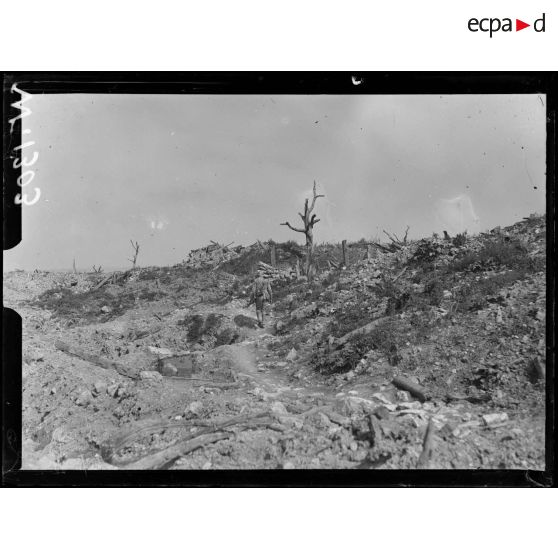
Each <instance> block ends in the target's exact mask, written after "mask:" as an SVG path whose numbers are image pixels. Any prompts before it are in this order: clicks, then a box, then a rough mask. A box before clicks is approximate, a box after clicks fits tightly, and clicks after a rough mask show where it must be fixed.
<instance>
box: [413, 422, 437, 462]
mask: <svg viewBox="0 0 558 558" xmlns="http://www.w3.org/2000/svg"><path fill="white" fill-rule="evenodd" d="M433 450H434V422H433V421H432V418H430V420H429V421H428V426H427V427H426V432H425V434H424V442H423V444H422V452H421V454H420V456H419V458H418V461H417V469H427V468H428V465H429V463H430V459H431V458H432V452H433Z"/></svg>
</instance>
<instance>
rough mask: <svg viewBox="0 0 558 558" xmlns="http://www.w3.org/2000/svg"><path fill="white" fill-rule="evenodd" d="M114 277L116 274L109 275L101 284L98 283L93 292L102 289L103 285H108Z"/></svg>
mask: <svg viewBox="0 0 558 558" xmlns="http://www.w3.org/2000/svg"><path fill="white" fill-rule="evenodd" d="M113 277H114V273H111V274H110V275H107V276H106V277H105V278H104V279H102V280H101V281H100V282H99V283H97V284H96V285H95V286H94V287H93V288H92V289H91V290H92V291H96V290H98V289H100V288H101V287H102V286H103V285H105V284H106V283H108V282H109V281H110V280H111V279H112V278H113Z"/></svg>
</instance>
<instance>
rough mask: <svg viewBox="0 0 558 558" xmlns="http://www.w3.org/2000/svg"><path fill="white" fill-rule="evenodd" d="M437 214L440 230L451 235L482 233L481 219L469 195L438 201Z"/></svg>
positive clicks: (436, 205)
mask: <svg viewBox="0 0 558 558" xmlns="http://www.w3.org/2000/svg"><path fill="white" fill-rule="evenodd" d="M435 212H436V219H437V221H438V226H439V228H441V229H443V230H445V231H447V232H448V233H450V234H458V233H462V232H465V231H467V232H469V233H476V232H479V231H480V228H481V226H480V218H479V217H478V216H477V214H476V213H475V208H474V207H473V202H472V201H471V198H470V197H469V196H468V195H467V194H461V195H459V196H457V197H455V198H453V199H451V200H446V199H440V200H438V201H437V202H436V204H435Z"/></svg>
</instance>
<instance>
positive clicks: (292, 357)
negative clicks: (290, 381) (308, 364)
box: [287, 347, 298, 362]
mask: <svg viewBox="0 0 558 558" xmlns="http://www.w3.org/2000/svg"><path fill="white" fill-rule="evenodd" d="M297 358H298V353H297V351H296V349H295V348H294V347H293V348H292V349H291V350H290V351H289V354H288V355H287V361H288V362H293V361H294V360H296V359H297Z"/></svg>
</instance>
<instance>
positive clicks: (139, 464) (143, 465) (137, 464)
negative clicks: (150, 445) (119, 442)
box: [123, 432, 232, 470]
mask: <svg viewBox="0 0 558 558" xmlns="http://www.w3.org/2000/svg"><path fill="white" fill-rule="evenodd" d="M231 436H232V434H231V433H229V432H216V433H214V434H202V435H201V436H198V437H197V438H193V439H191V440H187V441H185V442H180V443H178V444H176V445H174V446H171V447H170V448H167V449H164V450H162V451H160V452H157V453H155V454H152V455H147V456H146V457H143V458H142V459H139V460H138V461H134V462H133V463H130V464H128V465H125V466H124V467H123V469H128V470H129V469H132V470H133V469H142V470H144V469H164V468H165V467H168V466H170V465H171V464H172V463H173V462H174V461H176V460H177V459H179V458H180V457H182V456H183V455H186V454H188V453H191V452H193V451H195V450H197V449H199V448H202V447H203V446H207V445H209V444H214V443H215V442H219V441H220V440H224V439H226V438H230V437H231Z"/></svg>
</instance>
